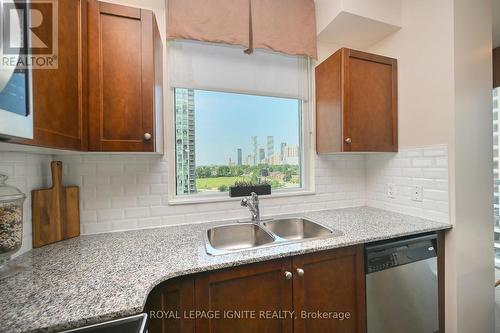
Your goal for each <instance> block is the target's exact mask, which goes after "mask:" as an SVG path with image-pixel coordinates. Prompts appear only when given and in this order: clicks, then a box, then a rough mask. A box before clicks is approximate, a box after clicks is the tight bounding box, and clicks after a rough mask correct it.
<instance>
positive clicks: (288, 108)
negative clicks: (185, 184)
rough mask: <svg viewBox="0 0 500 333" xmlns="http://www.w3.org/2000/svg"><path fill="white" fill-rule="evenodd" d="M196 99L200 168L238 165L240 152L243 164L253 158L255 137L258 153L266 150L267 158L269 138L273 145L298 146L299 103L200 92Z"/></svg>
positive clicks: (197, 161)
mask: <svg viewBox="0 0 500 333" xmlns="http://www.w3.org/2000/svg"><path fill="white" fill-rule="evenodd" d="M194 97H195V105H196V111H195V114H196V116H195V123H196V125H195V126H194V127H195V129H196V132H195V137H196V140H195V143H196V148H195V149H196V165H197V166H210V165H227V164H228V161H229V159H231V161H233V162H235V163H237V161H238V153H237V149H238V148H241V149H242V164H244V163H245V162H246V158H247V156H248V155H252V156H253V155H254V154H253V151H254V150H253V148H254V147H253V145H252V137H257V142H258V144H257V147H256V148H257V152H258V150H259V149H260V148H264V149H265V152H266V156H267V137H268V136H273V138H274V139H273V140H274V143H281V142H287V143H288V144H289V145H292V144H296V145H298V144H299V131H300V126H299V110H300V108H299V101H298V100H294V99H286V98H276V97H265V96H254V95H243V94H233V93H221V92H212V91H201V90H195V91H194ZM228 143H229V144H228ZM276 148H277V147H276V144H274V152H275V153H277V152H281V147H278V149H276Z"/></svg>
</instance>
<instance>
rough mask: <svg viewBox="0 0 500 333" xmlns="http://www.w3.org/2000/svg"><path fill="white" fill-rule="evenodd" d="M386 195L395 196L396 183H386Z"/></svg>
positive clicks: (392, 197)
mask: <svg viewBox="0 0 500 333" xmlns="http://www.w3.org/2000/svg"><path fill="white" fill-rule="evenodd" d="M387 197H388V198H391V199H394V198H395V197H396V185H395V184H392V183H389V184H387Z"/></svg>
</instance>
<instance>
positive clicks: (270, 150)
mask: <svg viewBox="0 0 500 333" xmlns="http://www.w3.org/2000/svg"><path fill="white" fill-rule="evenodd" d="M273 155H274V137H273V136H271V135H269V136H268V137H267V157H268V158H270V157H271V156H273Z"/></svg>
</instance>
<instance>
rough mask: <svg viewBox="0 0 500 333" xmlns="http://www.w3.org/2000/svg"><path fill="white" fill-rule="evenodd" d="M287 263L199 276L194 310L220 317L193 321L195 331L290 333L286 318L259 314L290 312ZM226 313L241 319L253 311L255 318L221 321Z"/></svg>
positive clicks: (290, 293) (274, 262)
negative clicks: (265, 312)
mask: <svg viewBox="0 0 500 333" xmlns="http://www.w3.org/2000/svg"><path fill="white" fill-rule="evenodd" d="M290 263H291V262H290V259H278V260H273V261H268V262H263V263H257V264H252V265H247V266H242V267H235V268H231V269H225V270H221V271H218V272H208V273H205V274H202V275H200V276H199V277H198V278H197V279H196V282H195V290H196V301H195V303H196V309H197V310H201V311H209V310H210V311H213V310H216V311H220V313H221V318H220V319H202V318H199V319H197V320H196V332H197V333H208V332H210V333H224V332H228V333H229V332H230V333H243V332H248V333H251V332H269V333H271V332H272V333H291V332H292V331H293V322H292V318H291V316H290V315H289V316H287V318H282V319H279V318H275V319H273V318H271V317H269V318H266V316H262V315H261V312H260V311H287V312H286V313H290V311H292V308H293V305H292V280H291V279H287V278H286V277H285V272H287V271H288V272H290V271H291V265H290ZM227 311H229V312H230V313H235V314H236V315H238V314H239V315H241V316H243V317H245V316H244V313H245V312H244V311H254V314H255V318H250V316H248V317H246V318H239V319H238V318H235V319H231V318H227V317H226V318H224V316H223V314H224V313H225V312H226V313H227ZM152 332H153V331H152ZM153 333H154V332H153Z"/></svg>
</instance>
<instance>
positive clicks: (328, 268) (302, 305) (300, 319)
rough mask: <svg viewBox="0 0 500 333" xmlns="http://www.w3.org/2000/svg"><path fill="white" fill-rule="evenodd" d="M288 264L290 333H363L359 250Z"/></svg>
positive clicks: (316, 255)
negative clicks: (291, 276) (292, 312)
mask: <svg viewBox="0 0 500 333" xmlns="http://www.w3.org/2000/svg"><path fill="white" fill-rule="evenodd" d="M292 262H293V272H294V275H295V276H294V279H293V298H294V299H293V305H294V310H295V313H296V315H297V319H296V320H295V325H294V332H297V333H309V332H322V333H329V332H332V333H364V332H365V330H366V328H365V326H366V324H365V318H366V316H365V312H366V307H365V272H364V259H363V247H362V246H355V247H348V248H342V249H338V250H333V251H324V252H318V253H313V254H307V255H303V256H297V257H294V258H293V259H292ZM299 272H300V273H301V274H299ZM302 272H303V273H302ZM300 275H302V276H300Z"/></svg>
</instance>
